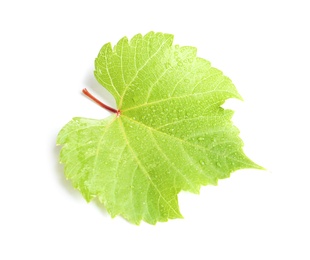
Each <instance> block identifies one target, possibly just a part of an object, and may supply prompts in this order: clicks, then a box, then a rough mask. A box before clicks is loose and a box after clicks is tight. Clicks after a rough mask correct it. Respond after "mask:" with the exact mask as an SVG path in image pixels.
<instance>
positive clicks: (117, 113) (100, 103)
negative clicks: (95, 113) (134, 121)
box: [82, 88, 121, 116]
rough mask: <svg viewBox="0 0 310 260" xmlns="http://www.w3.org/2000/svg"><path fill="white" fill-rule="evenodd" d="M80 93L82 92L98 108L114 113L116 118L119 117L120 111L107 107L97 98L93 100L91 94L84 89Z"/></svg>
mask: <svg viewBox="0 0 310 260" xmlns="http://www.w3.org/2000/svg"><path fill="white" fill-rule="evenodd" d="M82 92H83V93H84V94H85V95H86V96H88V97H89V98H90V99H91V100H93V101H94V102H96V103H97V104H98V105H99V106H101V107H103V108H105V109H106V110H108V111H110V112H113V113H115V114H116V115H117V116H120V114H121V111H120V110H119V109H115V108H112V107H110V106H107V105H106V104H104V103H102V102H101V101H100V100H98V99H97V98H95V97H94V96H93V95H92V94H90V93H89V92H88V90H87V89H86V88H84V89H83V90H82Z"/></svg>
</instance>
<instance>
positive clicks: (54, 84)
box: [0, 0, 310, 260]
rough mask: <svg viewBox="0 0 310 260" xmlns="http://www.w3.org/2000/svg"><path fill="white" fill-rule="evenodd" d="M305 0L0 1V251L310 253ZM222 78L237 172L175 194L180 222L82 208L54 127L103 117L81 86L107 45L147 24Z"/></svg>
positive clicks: (216, 255) (193, 255) (62, 255)
mask: <svg viewBox="0 0 310 260" xmlns="http://www.w3.org/2000/svg"><path fill="white" fill-rule="evenodd" d="M307 2H308V1H299V0H294V1H285V0H282V1H272V0H269V1H223V0H222V1H195V0H190V1H168V0H165V1H160V0H157V1H138V0H131V1H125V0H124V1H115V0H109V1H105V0H102V1H91V0H89V1H77V0H75V1H65V0H62V1H58V0H54V1H34V0H32V1H22V0H20V1H1V3H0V27H1V30H0V36H1V40H0V46H1V48H0V73H1V74H0V75H1V76H0V87H1V93H0V106H1V107H0V108H1V109H0V113H1V128H0V131H1V135H0V138H1V143H0V151H1V164H0V174H1V175H0V202H1V203H0V211H1V213H0V240H1V241H0V259H138V260H139V259H212V260H217V259H238V260H243V259H299V260H301V259H310V224H309V223H310V221H309V220H310V213H309V206H310V201H309V200H310V188H309V185H310V182H309V181H310V170H309V163H308V161H309V156H310V153H309V145H310V142H309V130H310V128H309V126H308V123H307V121H309V112H310V109H309V88H310V84H309V71H310V65H309V64H310V62H309V61H310V51H309V48H310V41H309V31H310V30H309V26H310V15H309V12H310V9H309V7H308V5H307ZM151 30H154V31H160V32H167V33H173V34H174V35H175V41H174V42H175V43H176V44H180V45H191V46H196V47H197V48H198V55H199V56H200V57H203V58H205V59H208V60H210V61H211V62H212V64H213V65H214V66H215V67H217V68H219V69H221V70H222V71H223V72H224V73H225V74H226V75H228V76H229V77H230V78H231V79H232V80H233V82H234V83H235V85H236V86H237V88H238V90H239V92H240V94H241V95H242V96H243V98H244V100H245V101H244V102H240V101H230V102H228V103H227V104H226V107H231V108H233V109H235V111H236V112H235V116H234V118H233V120H234V122H235V124H236V125H237V126H238V128H239V129H240V130H241V137H242V139H243V140H244V142H245V147H244V149H245V152H246V153H247V154H248V156H249V157H250V158H252V159H253V160H254V161H255V162H257V163H258V164H260V165H262V166H264V167H265V168H267V171H255V170H242V171H238V172H236V173H234V174H232V177H231V178H229V179H225V180H222V181H220V182H219V185H218V186H216V187H213V186H207V187H203V188H202V189H201V194H200V195H199V196H197V195H192V194H188V193H181V194H180V196H179V202H180V206H181V211H182V213H183V215H184V219H183V220H172V221H169V222H167V223H158V224H157V225H155V226H152V225H148V224H146V223H142V224H141V225H140V226H135V225H132V224H129V223H128V222H126V221H125V220H123V219H122V218H120V217H116V218H115V219H111V218H110V217H109V216H108V215H107V213H106V212H105V210H104V209H103V208H102V207H100V206H98V205H97V204H96V203H90V204H87V203H86V202H85V201H84V200H83V198H82V197H81V195H80V194H79V193H78V192H77V191H76V190H74V189H73V188H72V187H71V185H70V183H69V182H68V181H66V180H65V178H64V176H63V167H62V166H61V165H59V164H58V162H57V160H58V153H59V147H55V139H56V136H57V133H58V131H59V130H60V129H61V128H62V126H63V125H64V124H66V123H67V122H68V121H69V120H70V119H71V118H72V117H74V116H84V117H91V118H104V117H106V116H107V115H108V114H109V113H108V112H106V111H103V109H101V108H100V107H99V106H96V105H95V104H94V103H92V102H90V101H89V100H88V99H87V98H85V97H84V96H82V95H81V90H82V88H84V87H88V88H89V90H90V91H92V92H93V93H95V94H96V95H97V96H98V97H99V98H100V99H101V100H103V101H105V102H106V103H107V104H109V105H112V106H115V103H114V100H113V98H112V97H111V96H109V94H108V93H107V91H105V90H104V89H103V88H102V87H100V85H99V84H98V83H96V81H95V79H94V77H93V74H92V71H93V62H94V59H95V57H96V55H97V53H98V51H99V49H100V48H101V46H102V45H103V44H105V43H106V42H112V43H113V44H115V43H116V42H117V41H118V40H119V39H120V38H121V37H123V36H125V35H126V36H128V37H132V36H133V35H135V34H136V33H143V34H145V33H147V32H148V31H151Z"/></svg>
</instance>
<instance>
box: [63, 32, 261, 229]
mask: <svg viewBox="0 0 310 260" xmlns="http://www.w3.org/2000/svg"><path fill="white" fill-rule="evenodd" d="M172 43H173V35H171V34H163V33H154V32H150V33H148V34H146V35H145V36H142V35H140V34H138V35H136V36H134V37H133V38H132V39H131V40H130V41H129V40H128V39H127V38H126V37H124V38H122V39H121V40H120V41H119V42H118V43H117V44H116V46H115V47H114V48H113V49H112V47H111V44H110V43H108V44H106V45H104V46H103V47H102V49H101V50H100V52H99V54H98V57H97V58H96V60H95V72H94V74H95V77H96V79H97V80H98V82H100V84H101V85H103V86H104V87H105V88H106V89H107V90H108V91H109V92H110V93H111V94H112V95H113V96H114V98H115V100H116V104H117V107H118V110H117V111H118V112H117V113H115V114H112V115H111V116H109V117H108V118H105V119H102V120H95V119H87V118H79V117H77V118H73V119H72V121H70V122H69V123H68V124H67V125H65V126H64V127H63V129H62V130H61V131H60V132H59V134H58V137H57V144H59V145H63V147H62V149H61V153H60V162H61V163H63V164H64V165H65V167H64V171H65V175H66V178H67V179H69V180H71V182H72V184H73V186H74V187H75V188H76V189H78V190H79V191H80V192H81V193H82V194H83V196H84V197H85V199H86V200H87V201H90V200H92V199H94V198H97V199H99V201H100V202H101V203H103V204H104V206H105V208H106V210H107V211H108V212H109V214H111V216H112V217H115V216H116V215H121V216H123V217H124V218H126V219H127V220H129V221H130V222H132V223H135V224H139V223H140V222H141V221H142V220H143V221H146V222H148V223H151V224H155V223H156V222H158V221H162V222H163V221H167V220H168V219H175V218H182V215H181V213H180V210H179V205H178V196H177V195H178V193H179V192H180V191H182V190H183V191H189V192H193V193H199V190H200V187H201V186H202V185H207V184H212V185H216V184H217V182H218V179H223V178H227V177H229V176H230V173H232V172H234V171H236V170H238V169H243V168H256V169H262V167H260V166H258V165H257V164H255V163H254V162H252V161H251V160H250V159H249V158H248V157H247V156H246V155H245V154H244V152H243V150H242V146H243V142H242V140H241V139H240V138H239V131H238V129H237V128H236V127H235V126H233V124H232V121H231V118H232V115H233V112H232V111H231V110H228V109H223V108H222V107H221V105H222V104H223V103H224V102H225V100H227V99H229V98H237V99H241V97H240V95H239V94H238V92H237V90H236V88H235V86H234V85H233V83H232V82H231V80H230V79H229V78H228V77H226V76H224V75H223V73H222V72H221V71H219V70H218V69H216V68H213V67H211V65H210V62H208V61H206V60H204V59H202V58H199V57H197V56H196V48H194V47H188V46H186V47H180V46H178V45H173V44H172ZM114 112H116V110H115V111H114Z"/></svg>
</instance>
